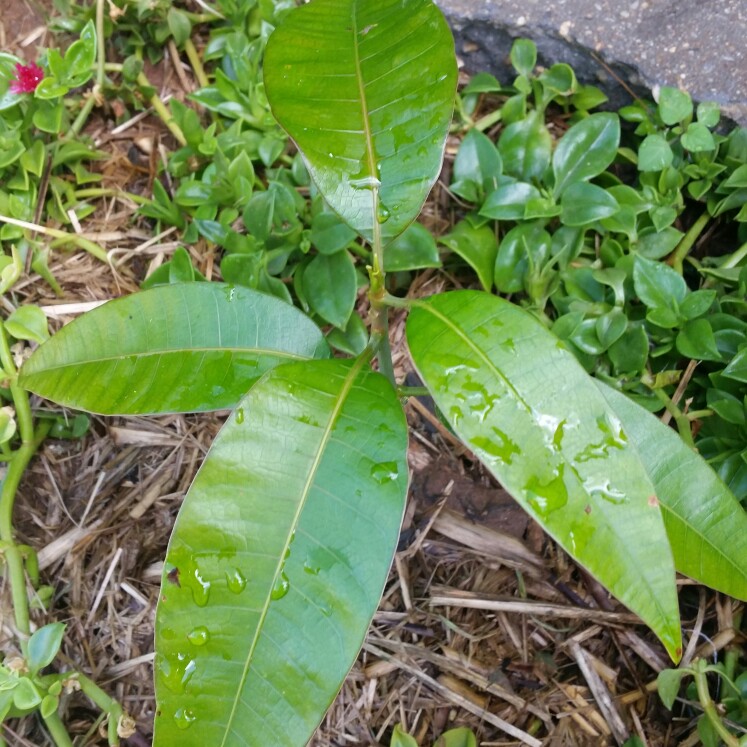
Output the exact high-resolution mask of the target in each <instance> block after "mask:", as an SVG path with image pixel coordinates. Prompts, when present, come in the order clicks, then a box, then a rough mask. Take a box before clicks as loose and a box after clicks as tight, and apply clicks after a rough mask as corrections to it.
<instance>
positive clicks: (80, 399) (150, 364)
mask: <svg viewBox="0 0 747 747" xmlns="http://www.w3.org/2000/svg"><path fill="white" fill-rule="evenodd" d="M327 355H329V352H328V349H327V345H326V343H325V342H324V339H323V337H322V334H321V331H320V330H319V329H318V327H317V326H316V325H315V324H313V322H311V320H310V319H309V318H308V317H307V316H306V315H305V314H303V313H302V312H300V311H299V310H298V309H295V308H293V307H292V306H290V305H289V304H287V303H284V302H283V301H279V300H277V299H275V298H271V297H270V296H267V295H266V294H264V293H259V292H257V291H252V290H249V289H248V288H241V287H232V286H228V285H224V284H222V283H184V284H181V285H163V286H159V287H157V288H153V289H151V290H147V291H142V292H141V293H135V294H133V295H131V296H126V297H124V298H120V299H116V300H114V301H110V302H109V303H107V304H104V305H103V306H101V307H99V308H97V309H94V310H93V311H90V312H88V313H87V314H84V315H83V316H80V317H78V319H76V320H74V321H73V322H71V323H70V324H68V325H67V326H66V327H63V328H62V329H61V330H60V331H59V332H58V333H57V334H55V335H54V336H53V337H52V338H51V339H49V340H48V341H47V342H45V343H44V344H43V345H41V346H40V347H39V349H38V350H36V351H35V352H34V354H33V355H32V356H31V357H30V358H29V359H28V360H27V361H26V363H25V364H24V365H23V367H22V368H21V374H20V382H21V385H22V386H23V387H24V388H26V389H29V390H31V391H33V392H35V393H37V394H39V395H41V396H43V397H46V398H47V399H51V400H53V401H55V402H59V403H61V404H64V405H66V406H68V407H75V408H77V409H85V410H88V411H90V412H101V413H105V414H115V413H117V414H119V413H127V414H133V413H154V412H192V411H195V412H199V411H206V410H213V409H222V408H225V407H232V406H233V405H235V404H236V402H238V400H239V399H240V398H241V397H242V396H243V395H244V394H245V392H246V390H247V389H248V388H249V386H251V384H252V383H253V382H254V381H256V380H257V378H259V376H261V375H262V374H263V373H264V372H265V371H267V370H268V369H270V368H272V367H274V366H276V365H277V364H278V363H279V362H281V361H288V360H297V359H299V358H301V359H305V358H312V357H326V356H327Z"/></svg>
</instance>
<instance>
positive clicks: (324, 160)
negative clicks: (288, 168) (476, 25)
mask: <svg viewBox="0 0 747 747" xmlns="http://www.w3.org/2000/svg"><path fill="white" fill-rule="evenodd" d="M456 80H457V69H456V59H455V55H454V42H453V39H452V36H451V32H450V31H449V28H448V26H447V24H446V21H445V20H444V17H443V15H442V14H441V11H439V10H438V8H437V7H436V6H435V5H434V4H433V3H432V2H431V1H430V0H381V2H376V3H371V2H362V1H361V0H315V1H314V2H313V3H309V4H308V5H303V6H301V7H299V8H296V9H295V10H293V11H292V12H291V13H289V14H288V15H287V16H286V18H285V20H284V21H283V23H282V25H281V26H279V27H278V28H277V29H276V30H275V31H274V33H273V34H272V36H271V37H270V39H269V41H268V44H267V51H266V52H265V60H264V82H265V88H266V93H267V97H268V99H269V101H270V104H271V106H272V111H273V114H274V115H275V117H276V118H277V120H278V121H279V122H280V124H281V125H282V126H283V127H284V128H285V129H286V130H287V131H288V133H289V134H290V136H291V137H292V138H293V139H294V140H295V141H296V143H297V145H298V147H299V149H300V150H301V152H302V154H303V156H304V159H305V163H306V166H307V167H308V169H309V173H310V174H311V176H312V178H313V179H314V181H315V182H316V184H317V186H318V187H319V189H320V191H321V193H322V194H323V195H324V198H325V199H326V200H327V202H328V203H329V204H330V205H331V206H332V208H333V209H334V210H335V211H336V212H338V213H339V214H340V215H341V216H342V218H343V220H345V222H346V223H348V224H349V225H350V226H352V227H353V228H355V229H356V230H357V231H358V232H359V233H360V234H361V235H363V236H364V237H365V238H366V239H367V240H369V241H371V240H372V239H373V234H374V226H376V225H379V223H380V221H382V220H383V221H384V222H383V223H380V225H381V232H382V237H383V239H384V243H388V242H389V241H390V240H391V239H393V238H394V237H395V236H398V235H399V234H400V233H402V231H403V230H404V229H405V228H406V227H407V226H408V225H409V224H410V223H411V222H412V221H413V220H414V219H415V218H416V217H417V215H418V213H419V212H420V208H421V206H422V204H423V202H424V201H425V198H426V196H427V195H428V192H429V191H430V188H431V186H432V185H433V183H434V182H435V180H436V178H437V177H438V174H439V172H440V170H441V158H442V155H443V148H444V142H445V138H446V133H447V130H448V127H449V124H450V123H451V113H452V109H453V105H454V92H455V89H456Z"/></svg>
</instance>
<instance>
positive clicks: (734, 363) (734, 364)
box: [721, 348, 747, 383]
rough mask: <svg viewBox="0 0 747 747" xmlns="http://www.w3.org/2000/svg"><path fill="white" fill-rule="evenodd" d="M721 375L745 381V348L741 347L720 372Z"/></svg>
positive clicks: (746, 366) (746, 370) (746, 361)
mask: <svg viewBox="0 0 747 747" xmlns="http://www.w3.org/2000/svg"><path fill="white" fill-rule="evenodd" d="M721 375H722V376H726V377H727V378H729V379H734V380H735V381H742V382H744V383H747V348H742V350H740V351H739V352H738V353H737V354H736V355H735V356H734V358H732V360H731V363H729V365H728V366H727V367H726V368H725V369H724V370H723V371H722V372H721Z"/></svg>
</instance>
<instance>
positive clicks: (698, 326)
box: [675, 318, 721, 361]
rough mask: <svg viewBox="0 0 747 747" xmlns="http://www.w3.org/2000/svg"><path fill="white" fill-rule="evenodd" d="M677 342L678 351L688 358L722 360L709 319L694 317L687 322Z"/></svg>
mask: <svg viewBox="0 0 747 747" xmlns="http://www.w3.org/2000/svg"><path fill="white" fill-rule="evenodd" d="M675 344H676V346H677V351H678V352H679V353H680V354H681V355H684V356H685V357H686V358H693V359H695V360H703V361H720V360H721V353H719V350H718V347H717V345H716V338H715V337H714V336H713V328H712V327H711V324H710V322H709V321H708V320H707V319H702V318H701V319H692V320H691V321H689V322H685V325H684V326H683V327H682V329H681V330H680V332H679V334H678V335H677V341H676V343H675Z"/></svg>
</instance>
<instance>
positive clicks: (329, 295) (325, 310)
mask: <svg viewBox="0 0 747 747" xmlns="http://www.w3.org/2000/svg"><path fill="white" fill-rule="evenodd" d="M303 289H304V295H305V297H306V300H307V301H308V303H309V306H311V308H312V309H313V310H314V311H315V312H316V313H317V314H319V316H320V317H322V319H324V320H325V321H326V322H329V323H330V324H334V326H335V327H339V328H340V329H345V325H346V324H347V323H348V319H349V318H350V315H351V314H352V313H353V308H354V306H355V294H356V290H357V280H356V277H355V266H354V265H353V260H352V259H351V258H350V255H349V254H348V253H347V252H336V253H335V254H318V255H317V256H316V257H314V259H312V260H311V262H309V264H308V265H307V266H306V269H305V270H304V273H303Z"/></svg>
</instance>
